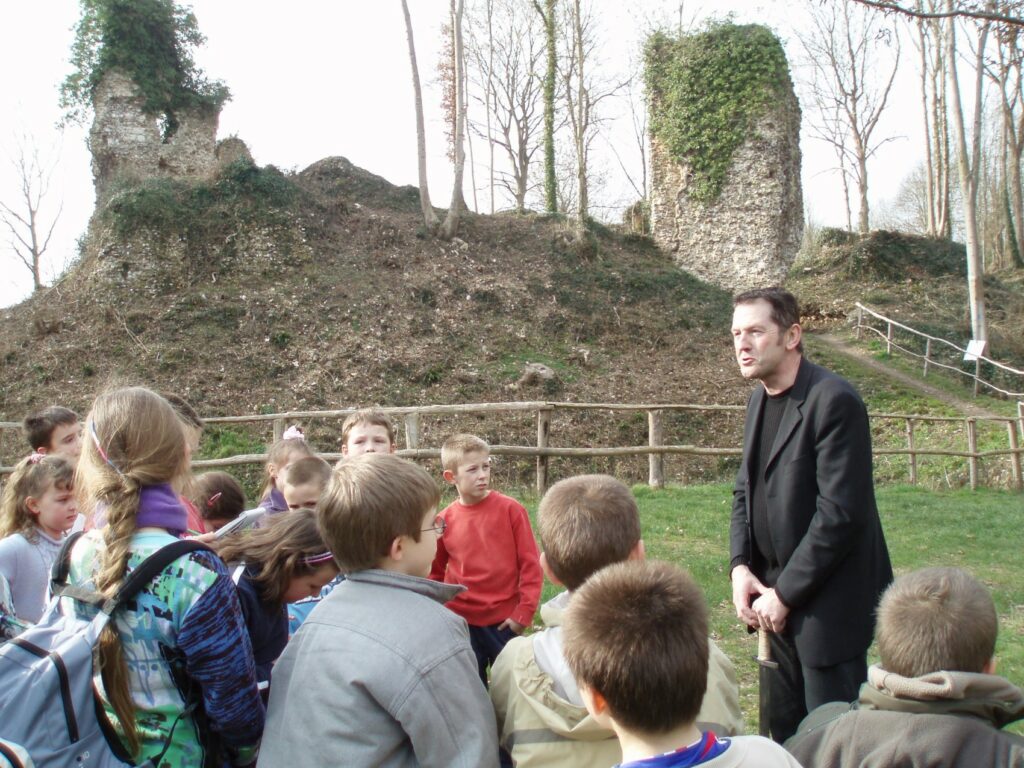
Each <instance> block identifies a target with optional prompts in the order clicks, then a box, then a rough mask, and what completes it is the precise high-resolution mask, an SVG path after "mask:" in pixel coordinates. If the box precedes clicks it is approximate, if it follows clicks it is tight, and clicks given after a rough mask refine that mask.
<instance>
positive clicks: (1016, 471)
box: [1006, 419, 1024, 491]
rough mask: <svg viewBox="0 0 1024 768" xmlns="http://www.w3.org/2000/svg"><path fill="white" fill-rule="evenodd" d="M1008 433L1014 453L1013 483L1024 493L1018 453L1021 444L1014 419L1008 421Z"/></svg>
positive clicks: (1011, 461)
mask: <svg viewBox="0 0 1024 768" xmlns="http://www.w3.org/2000/svg"><path fill="white" fill-rule="evenodd" d="M1006 431H1007V432H1008V433H1009V436H1010V450H1011V451H1014V453H1011V454H1010V463H1011V465H1012V466H1013V483H1014V485H1016V486H1017V490H1018V491H1024V476H1022V475H1021V461H1020V454H1019V453H1017V452H1016V451H1017V449H1018V448H1019V447H1020V443H1018V442H1017V422H1016V421H1014V420H1013V419H1010V420H1009V421H1007V422H1006Z"/></svg>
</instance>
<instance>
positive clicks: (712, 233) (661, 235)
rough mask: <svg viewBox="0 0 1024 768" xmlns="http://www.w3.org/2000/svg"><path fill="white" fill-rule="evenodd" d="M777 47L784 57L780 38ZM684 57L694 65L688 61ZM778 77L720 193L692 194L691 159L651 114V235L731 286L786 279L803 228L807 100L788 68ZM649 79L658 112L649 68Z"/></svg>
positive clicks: (679, 259) (702, 273)
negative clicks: (679, 152)
mask: <svg viewBox="0 0 1024 768" xmlns="http://www.w3.org/2000/svg"><path fill="white" fill-rule="evenodd" d="M757 29H760V30H761V31H762V33H767V34H769V35H770V34H771V33H770V32H768V31H767V30H765V29H764V28H757ZM708 34H711V33H703V35H705V36H706V35H708ZM694 37H701V36H694ZM771 37H772V39H774V40H775V43H776V44H778V40H777V39H776V38H774V35H772V36H771ZM699 44H703V42H701V43H699ZM650 50H651V49H650V48H649V53H648V56H649V57H650ZM661 52H662V53H663V52H664V49H662V51H661ZM777 55H781V57H782V61H783V62H784V61H785V54H784V53H782V48H781V44H778V54H777ZM649 60H650V58H649ZM677 64H679V65H680V66H682V67H684V68H685V67H686V66H687V64H686V62H685V61H684V62H677ZM649 66H650V65H649ZM783 68H786V67H783ZM779 80H781V82H777V83H775V84H774V87H773V88H772V93H771V94H770V96H768V98H767V99H766V100H765V102H766V103H765V104H764V106H763V108H762V109H760V110H759V111H758V113H757V114H756V115H755V116H754V117H753V118H752V119H751V121H750V124H749V128H748V130H747V131H746V138H745V139H744V140H743V142H742V143H741V144H740V145H739V146H738V147H736V149H735V150H734V151H733V153H732V156H731V160H730V161H729V166H728V170H727V172H726V174H725V177H724V181H723V182H722V184H721V188H720V191H719V193H718V194H717V196H715V197H713V198H712V199H710V200H709V199H699V198H695V196H694V195H693V194H692V192H693V190H694V172H693V168H692V167H691V164H690V163H688V162H687V161H686V160H685V159H683V158H679V157H673V153H672V152H671V151H670V149H669V147H668V146H667V143H668V142H666V141H664V140H662V139H660V138H659V135H658V130H657V122H656V121H657V118H656V117H653V116H652V121H651V122H652V126H653V130H652V134H651V180H652V196H651V230H652V235H653V237H654V239H655V241H656V242H657V243H658V244H659V245H660V246H661V247H663V248H665V249H666V250H668V251H670V252H671V253H672V254H673V256H674V258H675V261H676V263H677V264H678V265H679V267H681V268H682V269H684V270H685V271H687V272H690V273H691V274H693V275H696V276H697V277H699V278H701V279H702V280H706V281H708V282H710V283H713V284H715V285H718V286H720V287H721V288H724V289H725V290H727V291H729V292H731V293H737V292H739V291H742V290H746V289H748V288H755V287H763V286H767V285H777V284H780V283H782V282H783V279H784V278H785V276H786V274H787V272H788V270H789V267H790V265H791V264H792V263H793V260H794V258H795V257H796V253H797V250H798V248H799V247H800V242H801V239H802V235H803V219H804V215H803V196H802V191H801V186H800V106H799V103H798V102H797V98H796V95H795V93H794V91H793V85H792V82H791V80H790V79H789V76H788V71H787V72H786V73H785V76H784V77H781V78H779ZM648 81H649V87H648V92H649V93H651V94H652V113H656V112H657V109H658V106H659V105H658V104H657V91H656V89H653V88H651V87H650V75H649V76H648ZM698 82H699V81H698ZM684 129H685V126H684Z"/></svg>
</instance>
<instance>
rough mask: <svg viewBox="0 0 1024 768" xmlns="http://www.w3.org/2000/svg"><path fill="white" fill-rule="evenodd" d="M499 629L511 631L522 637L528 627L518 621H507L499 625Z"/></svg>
mask: <svg viewBox="0 0 1024 768" xmlns="http://www.w3.org/2000/svg"><path fill="white" fill-rule="evenodd" d="M498 629H511V630H512V631H513V632H515V633H516V634H517V635H521V634H523V630H524V629H526V625H525V624H520V623H519V622H518V621H513V620H512V619H505V620H504V621H503V622H501V624H499V625H498Z"/></svg>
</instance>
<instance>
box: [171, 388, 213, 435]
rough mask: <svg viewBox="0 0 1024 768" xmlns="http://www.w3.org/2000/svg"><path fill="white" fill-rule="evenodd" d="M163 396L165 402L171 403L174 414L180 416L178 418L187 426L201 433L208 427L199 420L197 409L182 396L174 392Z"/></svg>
mask: <svg viewBox="0 0 1024 768" xmlns="http://www.w3.org/2000/svg"><path fill="white" fill-rule="evenodd" d="M163 396H164V400H166V401H167V402H168V403H170V404H171V407H172V408H173V409H174V412H175V413H177V414H178V418H179V419H181V420H182V421H183V422H184V423H185V424H186V425H187V426H189V427H192V428H193V429H198V430H200V431H202V430H203V428H204V427H206V423H205V422H204V421H203V420H202V419H201V418H199V414H198V413H196V409H195V408H193V407H192V406H191V405H190V404H189V402H188V401H187V400H186V399H185V398H183V397H182V396H181V395H176V394H174V393H173V392H164V393H163Z"/></svg>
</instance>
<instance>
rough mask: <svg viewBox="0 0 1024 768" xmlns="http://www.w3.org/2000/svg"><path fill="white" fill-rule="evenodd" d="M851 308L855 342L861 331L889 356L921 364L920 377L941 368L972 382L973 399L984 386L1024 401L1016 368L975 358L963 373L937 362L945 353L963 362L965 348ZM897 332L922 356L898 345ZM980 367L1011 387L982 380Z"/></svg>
mask: <svg viewBox="0 0 1024 768" xmlns="http://www.w3.org/2000/svg"><path fill="white" fill-rule="evenodd" d="M854 306H856V307H857V325H856V332H857V338H858V339H859V338H860V337H861V331H871V332H872V333H874V334H876V335H877V336H878V337H879V338H881V339H882V340H883V341H884V342H885V351H886V354H889V355H891V354H892V351H893V350H894V349H895V350H897V351H899V352H902V353H903V354H906V355H909V356H911V357H915V358H917V359H919V360H922V361H924V367H923V370H922V374H921V375H922V376H927V375H928V370H929V368H931V367H935V368H942V369H944V370H947V371H954V372H956V373H958V374H960V375H962V376H967V377H969V378H971V379H973V380H974V394H975V396H977V394H978V387H979V386H983V387H986V388H988V389H991V390H992V391H993V392H998V393H1000V394H1002V395H1005V396H1006V397H1010V398H1024V371H1019V370H1017V369H1016V368H1012V367H1010V366H1009V365H1006V364H1005V363H1000V362H998V361H997V360H993V359H991V358H989V357H985V356H984V355H978V356H977V359H975V361H974V372H973V373H971V372H970V371H965V370H964V369H963V368H962V367H960V365H958V364H951V363H950V362H942V361H941V360H939V359H938V358H939V356H940V355H941V353H942V352H943V351H945V352H946V353H947V357H946V359H947V360H948V361H953V363H958V362H959V361H963V359H964V355H965V354H966V352H967V350H966V349H965V348H963V347H960V346H958V345H957V344H954V343H953V342H952V341H948V340H946V339H942V338H939V337H938V336H930V335H929V334H927V333H923V332H921V331H918V330H916V329H914V328H911V327H910V326H909V325H904V324H903V323H901V322H899V321H897V320H893V319H892V318H891V317H886V316H885V315H882V314H879V313H878V312H875V311H874V310H873V309H871V308H870V307H867V306H865V305H863V304H861V303H860V302H859V301H858V302H856V304H855V305H854ZM865 314H867V315H869V316H871V317H873V318H875V319H876V320H879V321H880V322H882V323H885V332H884V333H883V332H882V330H881V329H879V328H875V327H874V326H873V325H871V324H870V323H865V322H864V315H865ZM897 330H899V331H902V332H904V333H905V334H908V335H909V336H910V337H911V338H912V339H914V340H915V341H917V343H922V342H923V344H924V352H923V353H921V352H918V351H915V350H913V349H910V348H909V347H908V346H907V345H906V344H900V343H898V342H897V341H896V331H897ZM983 363H984V364H986V365H989V366H991V367H992V368H993V369H994V370H995V371H999V372H1001V373H1002V374H1003V375H1004V377H1005V378H1006V379H1007V380H1008V381H1011V382H1014V384H1013V385H1012V387H1011V388H1009V389H1004V388H1003V387H1001V386H999V385H997V384H995V383H993V382H991V381H988V380H986V379H984V378H982V376H981V366H982V364H983ZM1014 390H1016V391H1014Z"/></svg>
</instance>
